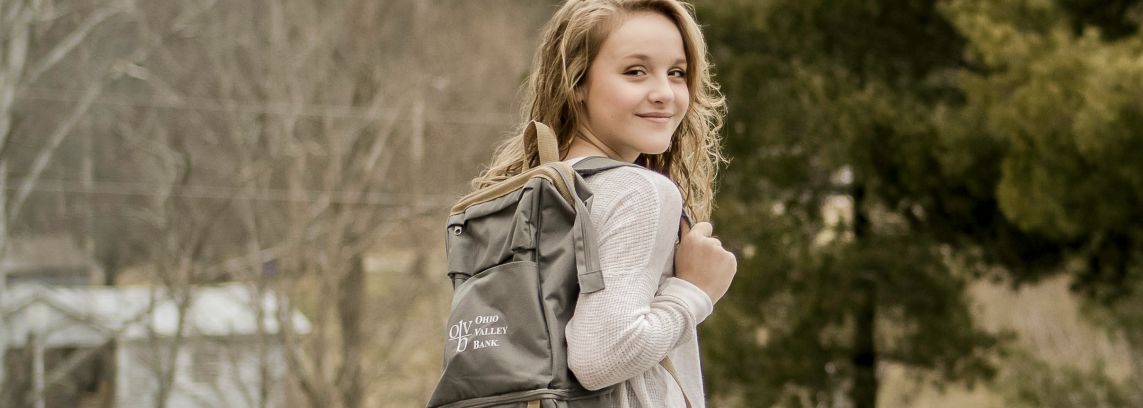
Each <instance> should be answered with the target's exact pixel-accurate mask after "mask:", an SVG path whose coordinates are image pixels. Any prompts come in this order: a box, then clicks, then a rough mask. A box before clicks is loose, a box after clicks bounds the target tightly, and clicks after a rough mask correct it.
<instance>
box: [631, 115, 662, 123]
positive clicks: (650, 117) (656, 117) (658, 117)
mask: <svg viewBox="0 0 1143 408" xmlns="http://www.w3.org/2000/svg"><path fill="white" fill-rule="evenodd" d="M635 116H638V117H641V118H643V119H647V120H649V121H652V122H655V123H667V122H669V121H670V120H671V115H666V114H657V113H651V114H637V115H635Z"/></svg>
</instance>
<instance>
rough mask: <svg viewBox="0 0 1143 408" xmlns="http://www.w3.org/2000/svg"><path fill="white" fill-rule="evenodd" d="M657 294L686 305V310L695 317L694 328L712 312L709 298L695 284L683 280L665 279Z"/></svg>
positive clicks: (711, 303)
mask: <svg viewBox="0 0 1143 408" xmlns="http://www.w3.org/2000/svg"><path fill="white" fill-rule="evenodd" d="M659 294H660V295H662V296H670V297H673V298H676V299H679V300H681V301H682V302H683V304H684V305H687V309H688V310H690V312H691V315H693V316H694V317H695V325H696V326H697V325H698V324H699V323H702V321H703V320H706V318H707V316H710V314H711V313H712V312H714V302H711V300H710V296H709V295H707V294H706V292H704V291H703V290H702V289H699V287H698V286H695V284H693V283H690V282H687V281H686V280H684V279H680V278H676V277H670V278H667V281H666V282H664V283H663V286H662V287H661V288H660V289H659Z"/></svg>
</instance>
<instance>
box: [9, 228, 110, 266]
mask: <svg viewBox="0 0 1143 408" xmlns="http://www.w3.org/2000/svg"><path fill="white" fill-rule="evenodd" d="M5 252H6V253H5V254H4V256H3V258H2V259H0V268H3V269H5V270H7V271H8V273H20V272H34V271H36V270H41V269H59V268H63V269H87V268H91V267H94V266H95V261H93V260H92V259H91V257H89V256H88V255H87V254H85V253H84V251H83V250H81V249H80V248H79V246H77V245H76V244H75V241H73V240H72V239H71V237H69V236H67V235H65V234H53V235H37V236H27V237H12V238H10V239H9V241H8V248H7V251H5Z"/></svg>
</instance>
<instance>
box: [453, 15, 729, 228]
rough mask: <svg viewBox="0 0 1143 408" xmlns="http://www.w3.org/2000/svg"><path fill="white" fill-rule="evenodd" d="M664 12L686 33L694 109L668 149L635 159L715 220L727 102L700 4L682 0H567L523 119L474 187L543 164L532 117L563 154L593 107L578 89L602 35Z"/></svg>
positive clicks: (539, 61) (547, 41) (548, 38)
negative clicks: (696, 10)
mask: <svg viewBox="0 0 1143 408" xmlns="http://www.w3.org/2000/svg"><path fill="white" fill-rule="evenodd" d="M648 11H649V12H657V13H661V14H663V15H664V16H666V17H667V18H669V19H671V21H673V22H674V23H675V26H676V27H678V29H679V33H680V34H681V35H682V37H683V48H684V52H685V53H686V58H687V88H688V90H689V91H690V107H689V108H688V110H687V112H686V114H685V115H684V116H683V120H682V122H681V123H680V124H679V127H678V128H677V129H676V130H675V133H674V135H673V136H672V138H671V146H670V148H668V149H667V151H666V152H663V153H661V154H640V155H639V157H638V158H637V159H636V160H635V163H636V164H639V165H641V166H643V167H646V168H648V169H651V170H654V171H657V172H659V173H662V174H664V175H666V176H667V177H669V178H670V179H671V180H673V181H674V182H675V183H676V184H678V185H679V190H680V192H681V193H682V196H683V202H684V203H685V205H686V208H687V210H688V212H689V213H690V215H691V216H692V217H694V218H695V219H696V221H705V220H709V219H710V213H711V211H712V209H713V201H714V179H715V177H716V176H717V173H718V166H719V165H720V164H721V163H725V162H726V161H727V160H726V158H725V157H724V156H723V155H722V149H721V144H720V138H719V134H718V132H719V130H720V129H721V128H722V120H723V116H724V115H725V114H726V102H725V99H724V98H723V96H722V93H721V92H720V91H719V88H718V85H717V84H716V83H715V82H714V80H713V78H712V74H711V64H710V62H709V60H708V56H707V50H706V42H705V40H704V39H703V35H702V31H701V30H700V29H699V26H698V23H696V22H695V19H694V17H693V8H692V7H691V6H690V5H689V4H687V3H683V2H680V1H677V0H568V1H567V2H565V3H564V5H563V6H562V7H560V9H559V11H557V12H556V14H555V15H554V16H552V19H551V20H550V21H548V24H547V25H546V26H545V29H544V37H543V42H542V43H541V44H540V48H539V50H538V51H539V52H537V53H536V55H535V57H534V60H533V62H532V73H531V75H530V76H529V78H528V82H527V85H526V89H525V98H526V99H525V104H524V106H523V112H522V113H523V116H524V118H525V119H526V120H524V121H522V122H521V123H520V124H519V125H518V127H517V129H516V130H517V131H516V132H515V135H514V136H513V137H511V138H508V139H507V140H505V141H504V142H502V143H501V144H500V145H499V146H498V147H497V149H496V153H495V154H494V155H493V160H492V163H491V164H490V165H489V167H488V168H487V169H486V170H485V171H483V172H482V173H481V174H480V176H478V177H476V178H475V179H473V180H472V188H474V189H481V188H485V187H488V186H491V185H494V184H496V183H498V182H500V181H502V180H504V179H507V178H509V177H511V176H513V175H516V174H520V173H521V172H523V171H525V170H528V169H530V168H533V167H535V166H538V165H539V164H540V159H539V153H538V151H537V148H536V144H535V142H534V141H531V140H524V138H523V137H522V136H520V135H522V134H523V132H524V128H525V127H526V126H527V124H528V123H529V122H531V121H533V120H535V121H539V122H541V123H544V124H547V125H548V126H550V127H551V128H552V129H553V130H555V133H556V137H557V139H558V142H559V150H560V157H564V155H565V154H566V152H567V151H568V148H569V147H570V146H571V143H572V140H573V139H574V137H575V133H576V132H578V131H579V129H582V127H583V125H584V123H585V122H586V118H587V116H586V109H585V106H584V104H583V102H582V101H577V98H576V90H577V89H580V87H583V86H585V79H586V77H587V72H588V69H589V67H590V66H591V63H592V61H594V59H595V57H596V55H597V54H598V53H599V49H600V47H601V46H602V44H603V41H604V40H605V39H606V38H607V36H608V35H609V34H610V32H611V30H612V29H614V28H615V27H616V25H617V23H618V22H621V21H622V18H623V17H624V16H626V15H629V14H631V13H636V12H648Z"/></svg>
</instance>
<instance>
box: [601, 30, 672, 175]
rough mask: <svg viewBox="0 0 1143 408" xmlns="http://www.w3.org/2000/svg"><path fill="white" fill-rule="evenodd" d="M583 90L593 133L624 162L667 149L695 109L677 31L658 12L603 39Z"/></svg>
mask: <svg viewBox="0 0 1143 408" xmlns="http://www.w3.org/2000/svg"><path fill="white" fill-rule="evenodd" d="M581 92H583V93H582V94H581V97H582V98H583V100H584V102H585V105H586V106H587V128H588V130H590V131H591V133H592V134H593V135H595V137H596V138H597V139H598V140H599V142H601V143H603V144H604V145H606V146H607V147H608V148H610V150H612V151H613V152H615V153H617V154H619V155H620V157H621V158H622V159H623V160H626V161H634V160H635V159H636V158H637V157H638V156H639V154H640V153H645V154H660V153H663V152H665V151H667V149H668V148H669V147H670V146H671V136H672V135H673V134H674V133H675V129H677V128H678V127H679V123H680V122H681V121H682V119H683V115H685V114H686V112H687V107H688V106H690V91H689V90H688V89H687V59H686V53H685V51H684V49H683V38H682V35H681V34H679V30H678V28H677V27H675V24H674V23H673V22H672V21H671V20H670V19H668V18H667V17H666V16H663V15H662V14H659V13H654V12H639V13H635V14H631V15H629V16H627V17H626V18H625V19H624V21H623V22H622V24H620V25H619V26H618V27H616V28H615V29H614V31H612V32H611V34H610V35H609V36H608V37H607V39H605V40H604V41H603V45H602V46H601V47H600V50H599V54H598V55H596V57H595V61H593V62H592V63H591V66H590V67H589V68H588V72H587V79H586V82H585V84H584V86H583V89H582V90H581Z"/></svg>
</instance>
